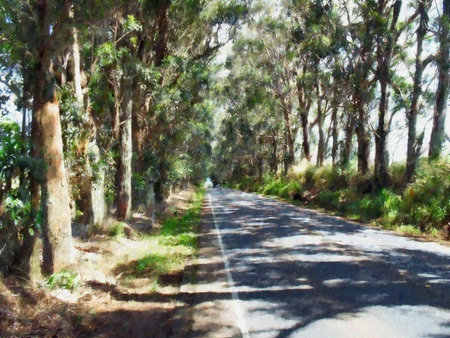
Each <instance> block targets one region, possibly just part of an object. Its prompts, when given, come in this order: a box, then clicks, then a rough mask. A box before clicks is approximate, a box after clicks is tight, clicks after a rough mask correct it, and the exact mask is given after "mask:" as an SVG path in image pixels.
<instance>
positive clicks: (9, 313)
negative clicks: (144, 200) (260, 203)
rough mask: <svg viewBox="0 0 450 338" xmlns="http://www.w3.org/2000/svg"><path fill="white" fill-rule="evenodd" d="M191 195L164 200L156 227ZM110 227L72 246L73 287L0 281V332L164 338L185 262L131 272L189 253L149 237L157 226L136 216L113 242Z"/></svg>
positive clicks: (177, 212) (178, 211) (180, 208)
mask: <svg viewBox="0 0 450 338" xmlns="http://www.w3.org/2000/svg"><path fill="white" fill-rule="evenodd" d="M194 193H195V192H194V191H184V192H182V193H179V194H177V195H174V196H172V197H171V198H169V199H168V200H167V201H166V203H165V205H164V206H163V207H162V208H161V209H160V212H159V221H160V222H162V221H163V220H164V219H167V218H169V217H171V216H174V215H175V216H176V215H181V214H183V213H184V212H186V210H187V209H188V208H189V205H190V204H191V202H192V201H193V198H194ZM112 223H113V221H111V220H110V221H109V224H108V223H107V224H106V226H105V227H104V228H103V229H97V230H98V231H97V233H98V234H97V235H95V236H94V237H92V238H91V239H90V240H89V241H82V240H80V239H75V242H76V250H77V263H76V264H75V265H73V266H71V267H69V268H68V270H69V271H70V273H71V274H73V275H74V276H78V278H79V281H78V286H77V287H76V288H74V289H72V290H70V289H64V288H60V287H55V288H50V287H49V285H48V284H47V280H44V279H41V280H35V281H34V282H33V283H32V284H30V283H24V281H23V280H21V279H18V278H17V277H8V278H6V279H4V280H0V293H1V295H0V332H2V334H3V335H7V336H52V335H56V336H60V337H62V336H64V337H164V336H167V335H168V334H169V332H170V330H171V317H172V314H173V311H174V310H175V308H176V307H177V306H179V305H180V303H179V302H178V301H177V297H176V295H177V292H178V290H179V286H180V283H181V277H182V269H183V264H184V262H181V263H180V264H182V265H180V267H179V268H178V269H177V270H176V271H175V270H174V271H171V272H169V273H166V274H162V275H161V274H156V272H154V271H153V270H151V269H148V270H147V271H146V273H142V274H140V275H136V274H133V273H132V272H133V267H134V266H135V265H136V262H139V261H140V260H142V259H145V257H148V256H149V255H152V254H158V255H162V256H164V255H167V256H169V257H170V255H175V256H177V255H179V257H187V256H189V255H190V254H192V249H189V248H184V247H168V246H167V245H163V244H161V241H160V240H159V239H158V236H155V234H156V233H157V232H158V225H155V226H152V224H151V221H150V219H149V218H148V217H147V216H146V215H143V214H135V218H134V220H133V222H130V223H128V224H124V225H123V229H124V230H123V232H120V233H118V234H116V235H114V236H111V235H108V231H107V228H108V226H109V227H110V226H111V224H112ZM177 257H178V256H177ZM183 259H185V258H183ZM180 269H181V270H180ZM130 271H131V272H130ZM163 272H164V271H163Z"/></svg>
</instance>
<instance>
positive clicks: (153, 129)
mask: <svg viewBox="0 0 450 338" xmlns="http://www.w3.org/2000/svg"><path fill="white" fill-rule="evenodd" d="M246 12H247V6H246V3H245V2H244V1H239V0H231V1H226V2H223V1H204V0H188V1H186V0H156V1H155V0H148V1H147V0H131V1H121V0H103V1H98V0H94V1H91V0H89V1H86V0H20V1H16V0H1V1H0V55H1V57H0V67H1V71H2V72H1V82H2V83H3V89H2V93H1V94H2V95H1V102H2V110H3V114H6V115H11V111H9V112H8V111H7V110H10V108H8V106H7V105H5V103H6V101H7V100H8V98H11V97H13V98H14V99H15V105H16V109H17V110H18V111H20V112H21V113H22V116H23V119H22V123H21V125H20V126H19V125H18V124H17V123H16V122H14V121H12V120H11V119H10V118H9V119H2V120H1V129H0V133H1V134H0V138H1V143H0V161H1V171H0V201H1V203H2V210H1V212H0V214H1V225H0V232H1V238H2V243H4V245H2V247H3V250H2V252H1V253H0V259H1V261H2V264H1V265H2V268H3V270H8V271H22V272H24V273H25V275H26V274H27V273H28V272H29V269H30V257H31V255H32V253H33V250H34V248H35V242H36V238H37V236H41V238H42V241H43V271H44V272H45V273H47V274H51V273H53V272H54V271H58V270H60V269H61V268H63V267H64V266H65V265H67V264H69V263H71V260H73V251H74V247H73V240H72V233H77V232H80V231H83V230H84V233H88V232H89V229H90V228H92V226H93V225H95V224H100V223H101V222H102V221H103V219H104V217H105V215H106V213H107V212H108V210H111V208H112V207H114V208H115V209H116V211H115V217H117V219H119V220H128V219H129V218H130V217H131V215H132V210H133V209H134V210H136V209H137V208H145V205H146V203H147V201H148V197H149V196H150V195H151V193H152V191H153V190H154V192H155V194H156V198H157V199H159V200H160V199H162V198H164V197H165V196H166V195H167V193H168V190H169V189H170V187H172V186H181V185H185V184H188V183H194V184H198V183H200V182H202V181H203V179H204V178H205V176H206V175H207V168H208V157H209V155H210V153H211V146H210V142H211V137H212V136H211V129H212V127H211V125H212V121H213V105H212V103H211V97H210V93H209V91H208V88H209V84H210V82H211V81H212V76H211V74H213V73H214V72H215V69H216V68H217V65H215V63H214V62H213V59H214V57H215V55H216V54H217V53H218V51H219V49H220V48H221V46H222V45H224V44H225V43H226V42H227V41H228V40H230V39H232V38H233V36H234V35H235V33H236V29H237V25H238V23H239V21H240V20H241V18H243V17H244V16H245V15H246ZM86 229H87V232H86Z"/></svg>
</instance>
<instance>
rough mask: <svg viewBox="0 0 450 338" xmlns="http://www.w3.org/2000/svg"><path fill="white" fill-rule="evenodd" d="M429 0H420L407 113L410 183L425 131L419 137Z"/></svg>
mask: <svg viewBox="0 0 450 338" xmlns="http://www.w3.org/2000/svg"><path fill="white" fill-rule="evenodd" d="M429 6H430V1H429V0H424V1H419V7H418V11H419V13H420V22H419V28H418V29H417V48H416V62H415V63H416V69H415V72H414V84H413V92H412V95H411V106H410V109H409V111H408V112H407V114H406V119H407V121H408V146H407V151H406V171H405V177H404V181H405V184H407V183H410V182H411V180H412V177H413V175H414V173H415V171H416V166H417V161H418V159H419V156H420V153H421V150H422V142H423V136H424V133H422V134H421V136H419V137H417V116H418V114H419V107H418V105H419V104H418V103H419V98H420V95H421V94H422V75H423V71H424V68H425V65H424V63H423V61H422V51H423V41H424V38H425V34H426V33H427V27H428V21H429V18H428V8H429Z"/></svg>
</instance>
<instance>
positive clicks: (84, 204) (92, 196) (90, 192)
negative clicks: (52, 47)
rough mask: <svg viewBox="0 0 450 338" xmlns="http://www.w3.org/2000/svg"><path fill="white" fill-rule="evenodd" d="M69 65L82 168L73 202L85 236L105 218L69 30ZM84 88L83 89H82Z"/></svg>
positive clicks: (84, 92)
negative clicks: (76, 198)
mask: <svg viewBox="0 0 450 338" xmlns="http://www.w3.org/2000/svg"><path fill="white" fill-rule="evenodd" d="M72 36H73V44H72V57H73V59H72V63H73V83H74V87H75V96H76V100H77V105H78V109H79V111H80V115H81V116H83V121H84V129H85V131H84V133H82V136H81V139H80V140H79V142H78V144H79V145H80V147H79V148H80V149H79V151H80V152H79V156H82V157H83V158H84V166H83V168H80V169H79V170H81V172H82V173H83V175H82V176H83V177H82V179H81V182H77V184H79V185H80V188H79V190H80V200H79V201H77V204H78V209H79V210H81V211H82V212H83V216H82V218H81V223H82V227H83V228H82V229H84V231H82V235H84V236H88V235H89V233H90V226H91V225H92V224H100V223H101V222H102V221H103V219H104V217H105V212H106V208H105V197H104V172H103V169H102V167H101V166H99V165H97V164H98V163H99V161H100V153H99V149H98V146H97V142H96V133H97V130H96V126H95V123H94V121H93V118H92V116H91V114H90V112H89V91H88V88H86V87H87V83H83V79H82V71H81V55H80V49H79V43H78V32H77V30H76V29H75V28H73V30H72ZM83 87H85V88H83Z"/></svg>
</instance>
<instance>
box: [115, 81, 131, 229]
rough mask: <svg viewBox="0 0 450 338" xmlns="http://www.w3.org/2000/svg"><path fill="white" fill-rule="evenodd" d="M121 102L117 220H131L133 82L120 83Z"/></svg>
mask: <svg viewBox="0 0 450 338" xmlns="http://www.w3.org/2000/svg"><path fill="white" fill-rule="evenodd" d="M121 82H122V83H121V86H120V88H121V91H122V94H123V96H122V102H121V116H120V127H119V132H120V133H119V152H120V161H119V166H118V168H117V172H118V182H117V187H116V188H117V218H118V219H120V220H128V219H130V218H131V159H132V132H133V131H132V122H131V121H132V114H133V111H132V110H133V91H132V88H133V80H132V79H131V78H124V79H123V80H122V81H121Z"/></svg>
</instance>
